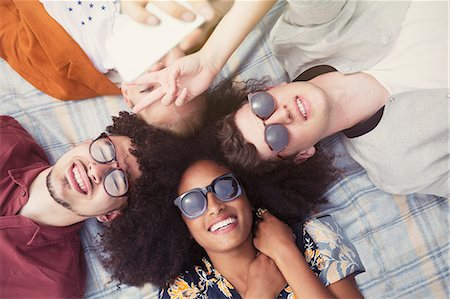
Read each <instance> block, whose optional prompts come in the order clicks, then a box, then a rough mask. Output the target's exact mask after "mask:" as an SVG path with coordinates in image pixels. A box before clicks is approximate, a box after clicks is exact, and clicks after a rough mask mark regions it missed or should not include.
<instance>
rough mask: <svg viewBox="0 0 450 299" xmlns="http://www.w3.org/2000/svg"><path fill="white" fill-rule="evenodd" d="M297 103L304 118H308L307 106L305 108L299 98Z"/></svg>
mask: <svg viewBox="0 0 450 299" xmlns="http://www.w3.org/2000/svg"><path fill="white" fill-rule="evenodd" d="M295 101H296V102H297V106H298V109H300V112H301V113H302V115H303V117H304V118H306V109H305V106H303V103H302V101H301V100H300V99H299V98H297V99H296V100H295Z"/></svg>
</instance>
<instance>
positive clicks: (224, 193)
mask: <svg viewBox="0 0 450 299" xmlns="http://www.w3.org/2000/svg"><path fill="white" fill-rule="evenodd" d="M213 188H214V193H215V194H216V196H217V197H218V198H219V199H220V200H222V201H229V200H233V199H235V198H236V197H237V196H239V195H240V194H239V183H238V181H237V180H236V179H235V178H233V177H224V178H221V179H219V180H218V181H216V183H215V184H214V187H213Z"/></svg>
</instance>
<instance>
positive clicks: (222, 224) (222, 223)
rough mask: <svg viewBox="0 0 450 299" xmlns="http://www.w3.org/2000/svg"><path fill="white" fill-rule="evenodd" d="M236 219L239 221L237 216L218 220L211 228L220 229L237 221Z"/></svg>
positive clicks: (213, 229)
mask: <svg viewBox="0 0 450 299" xmlns="http://www.w3.org/2000/svg"><path fill="white" fill-rule="evenodd" d="M236 221H237V219H236V218H234V217H230V218H227V219H225V220H223V221H220V222H217V223H215V224H213V225H212V226H211V228H210V229H209V230H210V231H212V232H215V231H218V230H219V229H222V228H225V227H227V226H228V225H230V224H232V223H235V222H236Z"/></svg>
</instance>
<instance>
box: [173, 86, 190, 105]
mask: <svg viewBox="0 0 450 299" xmlns="http://www.w3.org/2000/svg"><path fill="white" fill-rule="evenodd" d="M188 101H189V99H188V90H187V89H186V88H183V90H181V92H180V94H179V95H178V97H177V98H176V100H175V105H176V106H178V107H180V106H183V105H184V103H186V102H188Z"/></svg>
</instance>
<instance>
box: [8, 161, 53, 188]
mask: <svg viewBox="0 0 450 299" xmlns="http://www.w3.org/2000/svg"><path fill="white" fill-rule="evenodd" d="M48 167H50V165H49V164H48V163H46V162H43V161H42V162H36V163H34V164H31V165H28V166H25V167H22V168H16V169H10V170H8V174H9V176H10V178H11V179H12V180H13V181H14V183H16V184H17V185H19V186H21V187H24V188H26V189H28V188H29V187H30V185H31V182H32V181H33V180H34V179H35V178H36V176H37V175H38V174H39V173H41V172H42V171H44V170H45V169H47V168H48Z"/></svg>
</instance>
